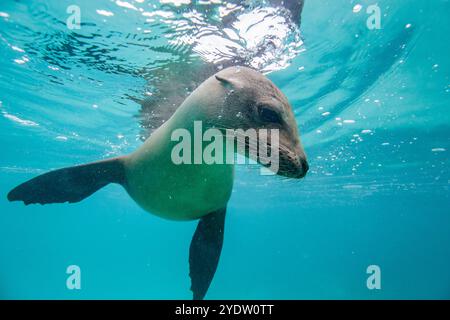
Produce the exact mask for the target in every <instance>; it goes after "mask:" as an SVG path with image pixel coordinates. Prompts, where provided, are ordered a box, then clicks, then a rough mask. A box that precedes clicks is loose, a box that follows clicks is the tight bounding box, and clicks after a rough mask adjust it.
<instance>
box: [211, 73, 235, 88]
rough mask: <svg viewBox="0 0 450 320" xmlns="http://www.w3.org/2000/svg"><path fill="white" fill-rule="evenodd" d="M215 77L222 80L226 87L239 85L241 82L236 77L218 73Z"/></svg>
mask: <svg viewBox="0 0 450 320" xmlns="http://www.w3.org/2000/svg"><path fill="white" fill-rule="evenodd" d="M215 77H216V79H217V80H218V81H219V82H221V83H222V84H223V85H224V86H225V88H233V87H234V88H237V87H239V82H238V81H237V80H235V79H230V78H226V77H224V76H221V75H218V74H216V75H215Z"/></svg>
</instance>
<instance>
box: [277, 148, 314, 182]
mask: <svg viewBox="0 0 450 320" xmlns="http://www.w3.org/2000/svg"><path fill="white" fill-rule="evenodd" d="M296 149H297V150H295V151H285V150H284V148H283V147H281V148H280V162H279V168H278V172H277V174H278V175H281V176H284V177H287V178H293V179H301V178H303V177H304V176H305V175H306V173H307V172H308V170H309V165H308V160H307V158H306V155H305V153H304V151H303V149H302V148H301V147H299V148H296Z"/></svg>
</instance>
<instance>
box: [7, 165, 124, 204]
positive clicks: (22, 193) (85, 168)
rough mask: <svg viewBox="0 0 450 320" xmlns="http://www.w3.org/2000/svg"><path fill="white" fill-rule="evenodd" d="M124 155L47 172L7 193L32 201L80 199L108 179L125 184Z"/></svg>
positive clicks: (9, 195) (10, 195)
mask: <svg viewBox="0 0 450 320" xmlns="http://www.w3.org/2000/svg"><path fill="white" fill-rule="evenodd" d="M124 180H125V170H124V165H123V159H122V158H113V159H108V160H103V161H98V162H93V163H88V164H83V165H79V166H75V167H68V168H63V169H58V170H54V171H50V172H47V173H44V174H42V175H40V176H37V177H35V178H33V179H31V180H28V181H26V182H24V183H22V184H21V185H19V186H17V187H15V188H14V189H12V190H11V191H10V192H9V193H8V200H9V201H23V202H24V203H25V204H26V205H28V204H31V203H40V204H47V203H62V202H78V201H81V200H83V199H84V198H87V197H88V196H90V195H91V194H93V193H94V192H95V191H97V190H98V189H100V188H102V187H104V186H106V185H107V184H109V183H120V184H123V182H124Z"/></svg>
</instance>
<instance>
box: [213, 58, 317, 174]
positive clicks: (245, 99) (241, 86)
mask: <svg viewBox="0 0 450 320" xmlns="http://www.w3.org/2000/svg"><path fill="white" fill-rule="evenodd" d="M215 80H216V81H218V82H219V84H220V85H221V86H222V87H223V88H224V90H225V92H226V94H225V97H224V100H223V102H222V103H220V108H219V109H220V110H219V114H218V116H217V118H218V119H220V120H218V121H217V122H218V125H219V126H221V127H222V128H228V129H234V130H236V129H243V130H248V129H255V130H256V132H257V139H258V143H259V142H260V141H263V142H264V143H266V147H267V148H270V147H271V145H276V144H274V142H275V140H274V138H275V135H274V134H273V132H275V131H277V132H278V137H279V138H278V139H277V140H278V150H277V151H278V159H279V160H278V161H279V163H278V165H277V166H276V168H277V169H276V171H275V170H273V171H274V172H275V173H276V174H278V175H281V176H285V177H289V178H297V179H298V178H303V177H304V176H305V175H306V172H307V171H308V168H309V167H308V162H307V159H306V154H305V152H304V150H303V147H302V145H301V142H300V137H299V131H298V127H297V123H296V121H295V117H294V113H293V112H292V107H291V105H290V104H289V101H288V100H287V98H286V96H285V95H284V94H283V93H282V92H281V91H280V89H278V88H277V86H276V85H275V84H274V83H273V82H272V81H270V80H269V79H268V78H266V77H265V76H264V75H263V74H261V73H259V72H257V71H255V70H253V69H250V68H246V67H231V68H227V69H224V70H222V71H220V72H218V73H216V74H215ZM224 115H226V116H224ZM261 129H265V130H261ZM271 129H277V130H275V131H273V130H271ZM246 147H247V152H248V149H249V148H250V147H251V145H249V143H247V142H246ZM247 155H249V156H250V157H251V158H253V159H254V160H256V161H258V162H259V163H261V164H262V165H264V166H266V167H269V168H270V169H272V168H271V167H270V166H269V165H268V164H267V163H266V161H264V159H263V155H262V154H261V153H260V152H259V149H258V151H256V153H255V154H252V152H249V154H247Z"/></svg>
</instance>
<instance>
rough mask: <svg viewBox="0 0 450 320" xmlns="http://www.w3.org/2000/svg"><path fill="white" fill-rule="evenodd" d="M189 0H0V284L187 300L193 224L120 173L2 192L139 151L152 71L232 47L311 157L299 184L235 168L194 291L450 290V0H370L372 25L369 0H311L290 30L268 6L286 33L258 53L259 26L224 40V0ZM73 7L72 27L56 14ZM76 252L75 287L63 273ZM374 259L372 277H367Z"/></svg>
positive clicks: (247, 295)
mask: <svg viewBox="0 0 450 320" xmlns="http://www.w3.org/2000/svg"><path fill="white" fill-rule="evenodd" d="M161 2H171V1H161ZM172 2H173V1H172ZM175 2H177V1H175ZM185 2H190V1H178V3H177V4H178V6H175V5H174V4H173V3H163V4H160V3H159V1H131V0H130V1H128V2H127V1H106V0H105V1H100V0H99V1H84V0H83V1H81V0H76V1H73V0H70V1H66V0H60V1H25V0H23V1H2V3H1V4H0V112H1V115H0V143H1V150H2V151H1V157H0V194H1V195H2V196H1V197H0V298H6V299H11V298H20V299H22V298H24V299H47V298H51V299H53V298H56V299H78V298H94V299H98V298H101V299H103V298H113V299H120V298H124V299H130V298H137V299H190V298H191V292H190V291H189V287H190V280H189V276H188V272H189V271H188V249H189V243H190V240H191V237H192V234H193V232H194V230H195V227H196V222H183V223H180V222H172V221H166V220H162V219H160V218H157V217H155V216H153V215H150V214H148V213H146V212H144V211H143V210H142V209H140V208H139V207H138V206H137V204H135V203H134V202H133V201H132V200H131V199H130V198H129V196H128V195H127V194H126V192H125V191H124V190H123V189H122V188H121V187H119V186H117V185H110V186H108V187H106V188H104V189H102V190H101V191H99V192H97V193H96V194H94V195H93V196H91V197H90V198H88V199H87V200H85V201H83V202H80V203H77V204H71V205H68V204H58V205H47V206H40V205H35V206H28V207H25V206H24V205H23V204H21V203H17V202H15V203H9V202H8V201H7V200H6V194H7V192H8V191H9V190H10V189H11V188H12V187H14V186H16V185H17V184H19V183H21V182H23V181H25V180H27V179H29V178H31V177H33V176H35V175H37V174H40V173H44V172H45V171H48V170H50V169H55V168H59V167H64V166H71V165H74V164H79V163H85V162H89V161H94V160H97V159H102V158H108V157H112V156H116V155H121V154H126V153H128V152H131V151H133V150H135V149H136V148H137V147H138V146H139V145H140V144H141V143H142V142H141V140H142V139H141V136H142V135H143V130H142V128H141V127H140V126H141V125H142V123H141V122H140V119H139V110H140V105H139V104H138V103H137V102H136V99H142V98H143V97H145V96H146V95H147V96H148V95H150V94H151V93H152V90H153V88H154V86H155V85H157V84H158V78H152V77H151V74H152V71H154V70H160V71H161V72H162V73H165V72H167V73H169V72H170V68H171V67H173V66H176V68H179V69H178V70H181V72H178V73H177V74H176V75H177V77H180V78H182V77H183V75H184V74H183V72H182V70H183V68H188V66H189V65H191V64H192V61H203V62H204V63H208V62H209V63H212V62H215V63H222V62H221V59H222V58H223V59H225V60H224V61H226V59H230V58H229V57H230V56H232V57H233V56H242V55H246V56H248V57H249V58H248V59H249V60H248V61H251V63H252V64H253V66H254V67H256V68H258V69H260V70H263V71H264V72H267V73H268V76H269V78H270V79H271V80H273V81H274V82H275V83H276V84H277V85H278V86H279V87H280V88H281V90H282V91H283V92H284V93H285V94H286V95H287V97H288V98H289V100H290V102H291V104H292V106H293V108H294V111H295V115H296V118H297V122H298V125H299V128H300V131H301V137H302V141H303V144H304V148H305V150H306V152H307V154H308V158H309V164H310V171H309V173H308V175H307V176H306V178H305V179H303V180H301V181H297V180H295V181H294V180H287V179H282V178H279V177H273V176H260V175H259V170H258V167H256V166H252V165H249V166H238V167H237V170H236V180H235V185H234V189H233V194H232V197H231V200H230V202H229V206H228V214H227V221H226V231H225V241H224V247H223V251H222V256H221V260H220V263H219V267H218V270H217V273H216V276H215V278H214V280H213V283H212V285H211V287H210V290H209V292H208V294H207V298H209V299H222V298H235V299H259V298H262V299H299V298H301V299H304V298H306V299H310V298H314V299H316V298H318V299H322V298H326V299H355V298H357V299H383V298H389V299H391V298H402V299H403V298H406V299H410V298H450V246H449V244H450V210H449V206H450V202H449V183H450V172H449V164H450V163H449V162H450V161H449V152H450V140H449V134H450V112H449V107H450V79H449V71H450V62H449V59H448V55H449V51H450V50H449V49H450V45H449V43H450V42H449V34H450V24H449V22H448V17H449V16H450V3H449V1H444V0H431V1H420V0H415V1H413V0H410V1H406V0H404V1H402V0H379V1H378V2H377V3H378V6H379V8H380V13H381V16H380V21H381V28H380V29H369V28H368V27H367V24H366V21H367V19H368V18H369V17H370V14H367V13H366V9H367V8H368V6H369V5H372V4H374V2H372V1H369V0H368V1H363V0H359V1H356V0H355V1H350V0H339V1H338V0H333V1H331V0H330V1H318V0H307V1H306V3H305V7H304V11H303V14H302V24H301V26H300V29H297V27H296V26H295V25H288V22H286V21H284V20H276V19H277V18H276V16H277V15H280V16H282V12H278V11H276V10H275V11H273V12H272V11H270V12H271V17H272V18H273V19H275V20H273V21H275V22H274V23H275V24H276V23H278V24H279V25H278V27H280V28H278V29H277V28H275V30H279V32H278V33H276V34H275V36H274V39H275V40H276V41H279V42H276V43H277V45H276V47H275V48H271V49H268V51H267V52H263V53H262V58H261V59H258V57H261V53H258V55H255V46H257V44H258V42H256V45H255V43H252V39H254V38H257V37H258V32H255V31H253V32H250V33H247V34H245V32H243V33H241V34H239V35H240V39H239V40H234V41H232V40H233V37H231V36H228V37H227V39H228V40H227V41H229V42H225V44H223V43H222V42H220V41H218V39H224V38H225V36H224V33H223V28H224V27H223V25H222V24H221V12H223V8H226V3H224V2H223V3H221V4H209V5H208V4H199V3H197V4H195V5H192V4H185ZM203 2H204V3H206V2H208V1H203ZM211 2H220V1H211ZM69 5H77V6H78V7H79V8H80V12H81V29H69V28H68V27H67V24H66V20H67V18H68V16H69V15H70V14H68V13H67V12H66V9H67V7H68V6H69ZM220 7H222V9H220ZM205 8H206V9H205ZM264 8H266V9H264ZM221 10H222V11H221ZM261 10H263V11H264V10H267V5H264V4H263V5H262V6H261V7H259V6H258V5H255V6H252V7H247V8H245V10H244V14H247V15H250V16H252V15H255V16H258V12H259V13H260V12H261ZM155 12H156V13H155ZM266 13H267V11H266ZM259 23H261V22H259ZM241 27H242V26H241ZM230 29H231V30H232V31H233V30H234V32H235V33H239V25H234V26H231V27H230ZM205 30H209V31H210V32H211V33H212V34H213V35H216V36H217V37H216V38H212V39H208V38H207V36H206V35H208V33H207V32H206V33H205V32H204V31H205ZM270 30H274V29H273V28H272V29H270ZM232 31H230V32H232ZM241 31H242V30H241ZM205 34H206V35H205ZM230 34H231V33H230ZM260 34H261V33H259V35H260ZM230 38H231V39H232V40H230ZM263 38H264V37H263ZM205 39H206V41H203V40H205ZM230 41H231V42H230ZM258 41H259V40H258ZM220 46H224V47H223V48H225V49H229V50H230V52H225V53H224V51H223V50H219V51H216V48H217V47H220ZM221 48H222V47H221ZM230 48H231V49H230ZM233 48H234V49H233ZM235 49H236V50H235ZM272 53H274V54H272ZM218 61H219V62H218ZM161 81H162V80H161ZM69 265H78V266H79V267H80V268H81V286H82V287H81V290H68V289H67V287H66V279H67V277H68V275H67V274H66V268H67V267H68V266H69ZM369 265H378V266H379V267H380V269H381V289H380V290H369V289H368V288H367V286H366V279H367V277H368V276H369V275H368V274H367V273H366V268H367V267H368V266H369Z"/></svg>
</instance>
